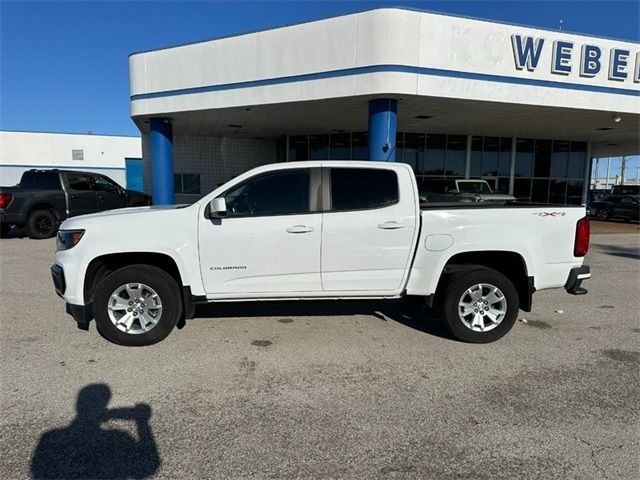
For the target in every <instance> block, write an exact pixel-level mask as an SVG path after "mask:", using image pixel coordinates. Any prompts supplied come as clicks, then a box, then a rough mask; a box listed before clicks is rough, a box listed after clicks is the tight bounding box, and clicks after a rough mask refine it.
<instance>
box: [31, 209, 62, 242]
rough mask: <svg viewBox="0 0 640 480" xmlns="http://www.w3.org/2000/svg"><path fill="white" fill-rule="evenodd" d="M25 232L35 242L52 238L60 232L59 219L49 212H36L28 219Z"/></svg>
mask: <svg viewBox="0 0 640 480" xmlns="http://www.w3.org/2000/svg"><path fill="white" fill-rule="evenodd" d="M25 230H26V231H27V235H29V238H33V239H35V240H41V239H43V238H51V237H53V236H54V235H55V234H56V231H57V230H58V219H57V218H56V216H55V215H54V214H53V213H51V212H50V211H49V210H34V211H33V212H31V213H30V214H29V217H27V223H26V224H25Z"/></svg>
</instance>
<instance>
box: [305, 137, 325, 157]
mask: <svg viewBox="0 0 640 480" xmlns="http://www.w3.org/2000/svg"><path fill="white" fill-rule="evenodd" d="M328 159H329V135H309V160H328Z"/></svg>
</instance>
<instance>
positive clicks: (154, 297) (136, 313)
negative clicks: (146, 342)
mask: <svg viewBox="0 0 640 480" xmlns="http://www.w3.org/2000/svg"><path fill="white" fill-rule="evenodd" d="M107 310H108V311H109V318H110V319H111V322H112V323H113V324H114V325H115V326H116V328H117V329H118V330H121V331H123V332H125V333H130V334H132V335H139V334H141V333H146V332H148V331H149V330H151V329H152V328H153V327H155V326H156V325H157V324H158V321H159V320H160V317H161V316H162V301H160V296H159V295H158V294H157V293H156V292H155V290H154V289H153V288H151V287H149V286H148V285H145V284H144V283H127V284H125V285H121V286H119V287H118V288H116V289H115V290H114V291H113V293H112V294H111V296H110V297H109V302H108V304H107Z"/></svg>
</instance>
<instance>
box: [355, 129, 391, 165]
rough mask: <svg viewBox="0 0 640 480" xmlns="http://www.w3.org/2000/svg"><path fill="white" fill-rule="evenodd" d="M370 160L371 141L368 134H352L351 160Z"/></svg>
mask: <svg viewBox="0 0 640 480" xmlns="http://www.w3.org/2000/svg"><path fill="white" fill-rule="evenodd" d="M396 155H397V153H396ZM396 158H397V157H396ZM368 159H369V141H368V136H367V132H353V133H352V134H351V160H368Z"/></svg>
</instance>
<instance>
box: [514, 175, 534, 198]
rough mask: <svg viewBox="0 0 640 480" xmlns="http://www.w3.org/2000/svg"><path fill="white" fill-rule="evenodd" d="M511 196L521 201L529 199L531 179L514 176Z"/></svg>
mask: <svg viewBox="0 0 640 480" xmlns="http://www.w3.org/2000/svg"><path fill="white" fill-rule="evenodd" d="M513 196H514V197H516V198H517V199H518V200H519V201H521V202H530V201H531V179H530V178H516V179H515V180H514V182H513Z"/></svg>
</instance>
